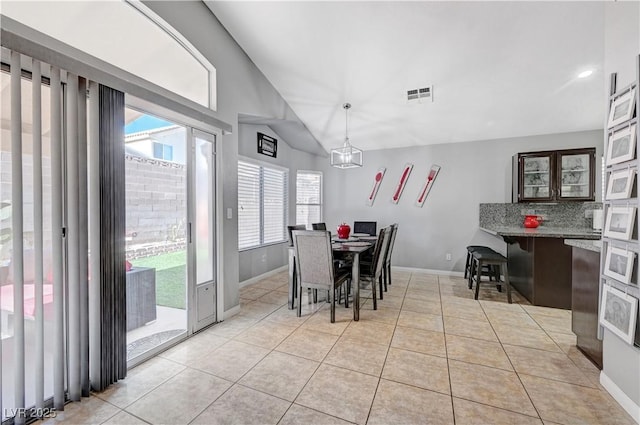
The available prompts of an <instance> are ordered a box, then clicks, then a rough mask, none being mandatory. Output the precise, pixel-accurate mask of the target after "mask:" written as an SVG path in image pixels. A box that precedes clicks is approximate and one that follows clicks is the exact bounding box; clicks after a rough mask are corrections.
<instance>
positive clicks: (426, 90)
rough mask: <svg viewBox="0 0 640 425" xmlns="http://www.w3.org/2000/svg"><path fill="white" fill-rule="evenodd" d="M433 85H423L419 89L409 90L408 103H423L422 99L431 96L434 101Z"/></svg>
mask: <svg viewBox="0 0 640 425" xmlns="http://www.w3.org/2000/svg"><path fill="white" fill-rule="evenodd" d="M432 90H433V87H422V88H418V89H411V90H407V102H408V103H422V102H423V101H422V99H426V98H429V99H431V101H432V102H433V95H432Z"/></svg>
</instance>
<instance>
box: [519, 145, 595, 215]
mask: <svg viewBox="0 0 640 425" xmlns="http://www.w3.org/2000/svg"><path fill="white" fill-rule="evenodd" d="M595 158H596V150H595V148H585V149H568V150H559V151H544V152H527V153H519V154H517V155H515V156H514V158H513V159H514V166H513V171H514V175H513V201H514V202H516V201H517V202H557V201H594V200H595V180H596V179H595Z"/></svg>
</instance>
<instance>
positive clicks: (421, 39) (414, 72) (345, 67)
mask: <svg viewBox="0 0 640 425" xmlns="http://www.w3.org/2000/svg"><path fill="white" fill-rule="evenodd" d="M205 3H206V4H207V6H208V7H209V9H210V10H211V11H212V12H213V13H214V14H215V15H216V16H217V18H218V19H219V20H220V22H221V23H222V24H223V25H224V26H225V27H226V28H227V30H228V31H229V32H230V34H231V35H232V36H233V37H234V38H235V39H236V41H237V42H238V43H239V44H240V46H241V47H242V48H243V49H244V50H245V52H246V53H247V54H248V56H249V57H250V58H251V59H252V60H253V62H254V63H255V64H256V65H257V67H258V68H259V69H260V70H261V71H262V72H263V73H264V74H265V76H266V77H267V78H268V79H269V81H270V82H271V83H272V84H273V85H274V87H275V88H276V89H277V90H278V91H279V92H280V93H281V95H282V96H283V97H284V99H285V100H286V101H287V102H288V103H289V105H290V106H291V108H292V109H293V110H294V111H295V113H296V114H297V115H298V116H299V117H300V119H301V120H302V121H303V123H304V124H305V125H306V127H307V128H308V129H309V131H310V132H311V133H312V135H313V136H314V137H315V138H316V139H317V140H318V141H319V142H320V143H321V144H322V145H323V146H324V147H325V149H327V150H329V149H331V148H332V147H335V146H339V145H341V144H342V142H343V139H344V135H345V114H344V110H343V109H342V104H343V103H344V102H350V103H351V104H352V105H353V107H352V109H351V110H350V112H349V136H350V139H351V142H352V143H353V144H354V145H355V146H357V147H360V148H362V149H365V150H370V149H384V148H391V147H402V146H416V145H428V144H439V143H455V142H465V141H475V140H488V139H498V138H507V137H514V136H529V135H536V134H550V133H563V132H572V131H581V130H591V129H598V128H602V126H603V120H604V118H603V117H604V102H603V99H604V98H605V95H604V87H605V83H604V76H603V59H604V4H603V3H602V2H520V1H505V2H474V1H472V2H420V1H418V2H391V1H388V2H384V1H376V2H369V1H356V2H336V1H333V2H314V1H311V2H307V1H303V2H293V1H286V2H272V1H260V2H244V1H243V2H231V1H205ZM585 70H591V71H593V73H592V75H590V76H589V77H587V78H578V77H577V76H578V74H579V73H580V72H582V71H585ZM430 86H432V87H433V102H431V101H430V100H427V101H423V102H422V103H411V102H408V101H407V97H406V95H407V90H410V89H415V88H419V87H430ZM267 118H268V117H267Z"/></svg>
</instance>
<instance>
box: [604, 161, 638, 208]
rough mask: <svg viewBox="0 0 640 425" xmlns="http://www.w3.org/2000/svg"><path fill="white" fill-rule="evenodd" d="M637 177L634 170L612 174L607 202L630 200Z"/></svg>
mask: <svg viewBox="0 0 640 425" xmlns="http://www.w3.org/2000/svg"><path fill="white" fill-rule="evenodd" d="M635 177H636V170H634V169H632V168H629V169H626V170H620V171H614V172H612V173H611V175H609V183H608V184H607V194H606V196H605V198H606V199H607V200H611V199H627V198H630V197H631V196H632V193H633V185H634V181H635Z"/></svg>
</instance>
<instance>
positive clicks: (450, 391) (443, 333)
mask: <svg viewBox="0 0 640 425" xmlns="http://www.w3.org/2000/svg"><path fill="white" fill-rule="evenodd" d="M438 295H439V296H440V309H441V310H442V338H443V339H444V354H445V357H446V359H447V376H448V377H449V393H450V395H451V414H452V415H453V424H454V425H455V423H456V407H455V405H454V404H453V384H452V383H451V365H450V361H449V348H448V347H447V345H448V344H447V329H446V328H445V325H444V309H442V294H441V291H440V277H438Z"/></svg>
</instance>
